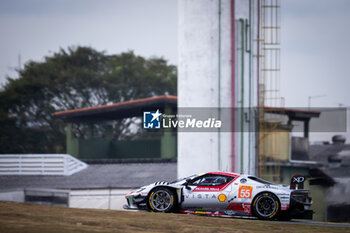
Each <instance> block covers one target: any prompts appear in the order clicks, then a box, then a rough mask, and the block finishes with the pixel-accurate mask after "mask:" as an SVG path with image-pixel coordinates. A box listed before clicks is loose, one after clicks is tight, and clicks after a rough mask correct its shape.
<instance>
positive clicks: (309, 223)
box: [275, 220, 350, 228]
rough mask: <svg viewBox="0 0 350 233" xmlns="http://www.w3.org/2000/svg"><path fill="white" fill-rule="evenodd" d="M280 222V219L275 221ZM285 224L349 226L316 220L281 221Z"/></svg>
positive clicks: (347, 224) (348, 225)
mask: <svg viewBox="0 0 350 233" xmlns="http://www.w3.org/2000/svg"><path fill="white" fill-rule="evenodd" d="M275 222H280V221H275ZM283 223H286V224H299V225H314V226H327V227H349V228H350V223H333V222H316V221H303V220H300V221H283Z"/></svg>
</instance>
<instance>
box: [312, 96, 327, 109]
mask: <svg viewBox="0 0 350 233" xmlns="http://www.w3.org/2000/svg"><path fill="white" fill-rule="evenodd" d="M326 96H327V95H325V94H323V95H313V96H309V99H308V105H307V106H308V109H310V108H311V99H315V98H322V97H326Z"/></svg>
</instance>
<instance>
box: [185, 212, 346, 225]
mask: <svg viewBox="0 0 350 233" xmlns="http://www.w3.org/2000/svg"><path fill="white" fill-rule="evenodd" d="M183 214H184V213H183ZM191 215H198V216H207V217H219V218H220V217H221V218H237V219H249V220H252V221H254V220H258V219H257V218H256V217H243V216H233V215H222V216H215V215H202V214H191ZM258 221H259V220H258ZM271 222H276V223H286V224H296V225H309V226H327V227H349V228H350V223H336V222H318V221H309V220H290V221H271Z"/></svg>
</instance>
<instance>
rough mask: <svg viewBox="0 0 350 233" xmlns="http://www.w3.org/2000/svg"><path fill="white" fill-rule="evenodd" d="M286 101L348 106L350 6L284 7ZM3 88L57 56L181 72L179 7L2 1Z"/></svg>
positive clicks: (287, 0) (301, 1) (295, 3)
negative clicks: (139, 59)
mask: <svg viewBox="0 0 350 233" xmlns="http://www.w3.org/2000/svg"><path fill="white" fill-rule="evenodd" d="M281 4H282V7H281V13H282V17H281V19H282V25H281V26H282V43H281V62H282V71H281V94H282V96H284V97H285V99H286V106H290V107H301V106H307V103H308V96H319V95H326V96H325V97H320V98H313V99H312V102H311V103H312V106H321V107H335V106H338V105H339V104H343V105H345V106H350V91H349V87H350V78H348V73H349V72H348V69H349V68H350V59H349V56H350V46H349V41H350V38H349V37H350V27H349V26H348V25H347V24H348V22H350V1H348V0H281ZM0 32H1V36H0V83H2V84H3V83H4V82H5V77H6V75H9V76H12V77H16V72H15V71H14V69H15V68H17V67H18V55H19V54H21V62H22V66H23V64H24V63H25V62H27V61H28V60H35V61H42V60H43V57H44V56H47V55H51V54H52V52H56V51H58V50H59V48H67V47H68V46H71V45H85V46H91V47H93V48H95V49H97V50H105V51H106V52H107V53H108V54H115V53H120V52H123V51H127V50H133V51H134V52H135V53H136V54H138V55H142V56H145V57H150V56H152V55H156V56H163V57H164V58H165V59H167V60H168V61H169V62H170V63H171V64H175V65H176V64H177V1H176V0H147V1H143V0H99V1H98V0H74V1H72V0H50V1H48V0H0Z"/></svg>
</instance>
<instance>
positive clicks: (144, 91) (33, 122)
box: [0, 47, 177, 153]
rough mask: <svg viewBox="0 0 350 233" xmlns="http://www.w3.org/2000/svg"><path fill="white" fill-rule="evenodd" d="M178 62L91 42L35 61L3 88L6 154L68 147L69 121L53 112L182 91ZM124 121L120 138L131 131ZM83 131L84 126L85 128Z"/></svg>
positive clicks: (1, 149)
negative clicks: (108, 52)
mask: <svg viewBox="0 0 350 233" xmlns="http://www.w3.org/2000/svg"><path fill="white" fill-rule="evenodd" d="M176 75H177V74H176V67H175V66H172V65H168V64H167V61H166V60H164V59H163V58H150V59H145V58H143V57H141V56H136V55H135V54H134V53H133V52H132V51H129V52H126V53H121V54H118V55H106V54H105V53H104V52H99V51H96V50H94V49H92V48H90V47H76V48H73V47H71V48H68V49H67V50H64V49H61V50H60V51H59V52H58V53H55V54H54V55H53V56H51V57H45V61H44V62H34V61H31V62H29V63H27V64H26V65H25V67H24V69H23V70H20V71H19V78H18V79H12V78H8V81H7V83H6V84H5V85H4V87H3V90H2V91H0V124H1V126H2V127H1V129H0V153H52V152H63V151H64V147H65V146H64V145H65V133H64V124H63V123H62V122H60V120H59V119H57V118H55V117H54V115H53V113H54V112H56V111H63V110H69V109H76V108H83V107H92V106H97V105H103V104H109V103H116V102H121V101H127V100H133V99H138V98H144V97H150V96H156V95H164V94H172V95H176V82H177V76H176ZM131 123H132V122H131V121H130V120H124V121H121V122H119V123H118V124H117V125H116V126H115V128H116V129H117V130H119V138H123V137H126V136H128V134H130V131H129V130H128V129H129V127H128V126H129V125H130V124H131ZM80 130H81V129H80Z"/></svg>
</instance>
